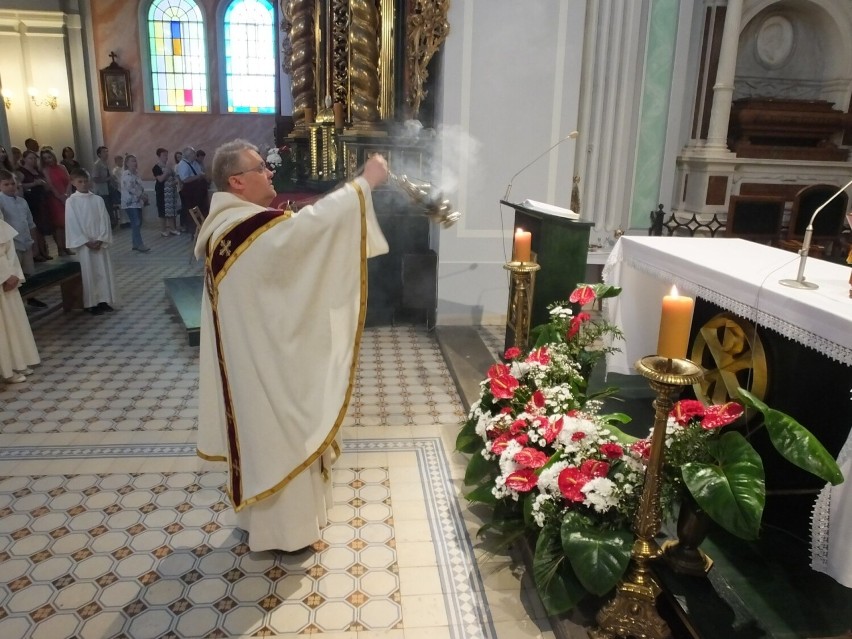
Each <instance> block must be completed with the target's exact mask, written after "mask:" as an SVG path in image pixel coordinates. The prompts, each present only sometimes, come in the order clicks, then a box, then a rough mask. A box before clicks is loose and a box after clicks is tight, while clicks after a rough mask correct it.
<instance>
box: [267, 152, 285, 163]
mask: <svg viewBox="0 0 852 639" xmlns="http://www.w3.org/2000/svg"><path fill="white" fill-rule="evenodd" d="M266 163H267V164H269V165H270V166H276V167H277V166H281V165H282V164H283V163H284V161H283V160H282V159H281V156H280V155H279V154H278V149H269V155H267V156H266Z"/></svg>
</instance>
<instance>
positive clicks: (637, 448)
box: [630, 439, 651, 459]
mask: <svg viewBox="0 0 852 639" xmlns="http://www.w3.org/2000/svg"><path fill="white" fill-rule="evenodd" d="M630 450H631V451H633V452H634V453H636V454H637V455H639V456H640V457H642V459H648V458H649V457H650V456H651V441H650V440H649V439H640V440H639V441H635V442H633V443H632V444H631V445H630Z"/></svg>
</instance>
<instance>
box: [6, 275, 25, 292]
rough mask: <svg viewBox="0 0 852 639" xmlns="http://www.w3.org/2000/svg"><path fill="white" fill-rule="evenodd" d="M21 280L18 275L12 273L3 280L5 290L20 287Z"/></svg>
mask: <svg viewBox="0 0 852 639" xmlns="http://www.w3.org/2000/svg"><path fill="white" fill-rule="evenodd" d="M20 281H21V280H19V279H18V276H17V275H10V276H9V279H7V280H6V281H5V282H3V292H4V293H8V292H9V291H14V290H15V289H16V288H18V284H19V283H20Z"/></svg>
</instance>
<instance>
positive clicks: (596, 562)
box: [561, 512, 633, 595]
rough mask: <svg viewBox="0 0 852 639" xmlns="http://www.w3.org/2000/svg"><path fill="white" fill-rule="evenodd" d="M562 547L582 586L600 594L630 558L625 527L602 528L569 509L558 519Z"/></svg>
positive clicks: (612, 584)
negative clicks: (620, 528)
mask: <svg viewBox="0 0 852 639" xmlns="http://www.w3.org/2000/svg"><path fill="white" fill-rule="evenodd" d="M561 536H562V549H563V550H564V551H565V555H566V557H568V559H569V561H570V562H571V568H573V570H574V574H575V575H576V576H577V579H578V580H579V581H580V583H581V584H582V585H583V587H584V588H586V590H588V591H589V592H591V593H593V594H596V595H604V594H606V593H608V592H609V591H610V590H612V589H613V588H615V586H616V584H618V580H619V579H621V577H622V576H623V575H624V571H625V570H627V564H628V563H629V562H630V547H631V545H632V543H633V535H632V534H631V533H630V531H628V530H606V529H603V528H600V527H598V526H592V525H589V520H588V519H587V518H586V517H584V516H582V515H580V514H579V513H576V512H569V513H568V514H566V515H565V518H564V519H563V520H562V529H561Z"/></svg>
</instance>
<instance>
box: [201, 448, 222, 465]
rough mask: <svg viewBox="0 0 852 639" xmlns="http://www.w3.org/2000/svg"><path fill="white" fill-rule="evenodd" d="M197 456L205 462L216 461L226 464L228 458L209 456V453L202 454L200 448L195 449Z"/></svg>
mask: <svg viewBox="0 0 852 639" xmlns="http://www.w3.org/2000/svg"><path fill="white" fill-rule="evenodd" d="M195 454H196V455H198V456H199V457H201V459H203V460H205V461H215V462H220V461H221V462H226V461H228V458H227V457H225V456H223V455H208V454H207V453H202V452H201V451H200V450H199V449H198V448H196V449H195Z"/></svg>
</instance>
